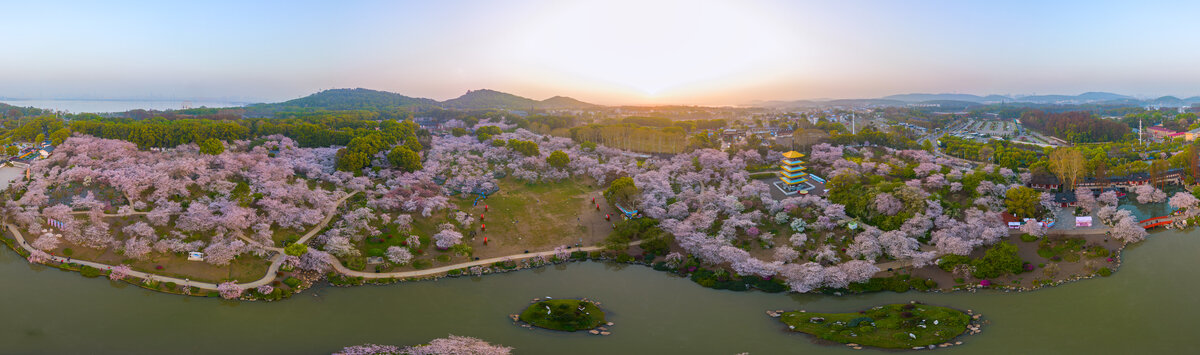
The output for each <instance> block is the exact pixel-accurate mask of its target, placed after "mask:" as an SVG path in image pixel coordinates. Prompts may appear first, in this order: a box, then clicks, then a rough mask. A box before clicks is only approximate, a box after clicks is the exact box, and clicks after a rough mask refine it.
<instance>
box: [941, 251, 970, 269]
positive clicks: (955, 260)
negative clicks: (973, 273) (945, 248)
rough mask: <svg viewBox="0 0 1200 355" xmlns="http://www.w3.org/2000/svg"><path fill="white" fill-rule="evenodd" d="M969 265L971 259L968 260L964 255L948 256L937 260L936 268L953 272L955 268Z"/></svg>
mask: <svg viewBox="0 0 1200 355" xmlns="http://www.w3.org/2000/svg"><path fill="white" fill-rule="evenodd" d="M970 263H971V258H968V257H967V256H965V255H957V254H950V255H946V256H943V257H942V258H941V259H938V267H939V268H941V269H942V270H945V271H946V272H951V271H953V270H954V267H955V266H959V265H962V264H970Z"/></svg>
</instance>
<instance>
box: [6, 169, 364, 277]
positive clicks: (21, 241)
mask: <svg viewBox="0 0 1200 355" xmlns="http://www.w3.org/2000/svg"><path fill="white" fill-rule="evenodd" d="M357 193H358V192H354V193H351V194H349V195H346V196H345V197H342V198H341V199H340V200H338V202H337V204H336V205H334V208H333V211H329V213H328V214H327V215H326V216H325V219H324V220H322V221H321V223H320V224H317V225H316V226H314V227H313V228H312V230H309V231H308V233H307V234H305V235H304V236H303V237H300V240H299V243H303V242H306V241H308V240H309V239H310V238H312V237H313V236H315V235H317V233H320V232H321V229H324V228H325V226H326V225H328V224H329V221H331V220H333V216H335V215H337V213H336V212H337V208H338V207H341V205H342V203H345V202H346V200H348V199H350V197H351V196H354V195H355V194H357ZM143 213H144V212H143ZM4 225H5V226H7V227H8V230H9V231H10V232H12V234H13V236H14V237H16V239H17V245H19V246H21V248H24V249H25V250H26V251H29V252H33V251H34V250H35V249H34V248H33V246H30V245H29V243H27V242H26V241H25V236H24V235H22V234H21V231H20V230H18V229H17V226H14V225H12V224H9V223H4ZM255 244H257V243H255ZM263 247H264V248H266V249H267V250H271V251H274V252H275V255H273V256H271V266H270V267H268V268H267V273H266V275H263V277H262V278H261V279H258V280H257V281H253V282H246V283H240V284H238V286H241V287H242V289H251V288H255V287H258V286H262V285H266V284H270V283H271V282H272V281H275V273H276V272H278V271H279V267H280V266H281V265H283V259H284V254H283V249H282V248H275V247H269V246H263ZM50 259H51V260H53V261H57V262H60V263H67V262H68V261H67V258H65V257H61V256H53V257H51V258H50ZM69 262H72V263H76V264H79V265H87V266H91V267H94V268H97V269H101V270H112V268H113V265H108V264H102V263H97V262H92V261H86V260H78V259H71V260H70V261H69ZM129 276H133V277H136V278H140V279H146V280H154V281H160V282H174V283H176V284H180V285H185V286H192V287H198V288H200V289H203V290H212V291H215V290H216V289H217V284H214V283H208V282H200V281H191V280H188V279H180V278H175V277H169V276H162V275H155V274H150V273H145V272H141V271H131V272H130V273H129Z"/></svg>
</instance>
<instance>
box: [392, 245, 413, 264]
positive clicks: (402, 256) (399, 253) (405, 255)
mask: <svg viewBox="0 0 1200 355" xmlns="http://www.w3.org/2000/svg"><path fill="white" fill-rule="evenodd" d="M412 257H413V255H412V252H409V251H408V248H404V247H400V246H395V245H393V246H390V247H388V248H387V258H388V261H391V262H392V263H393V264H397V265H404V264H408V262H409V261H411V260H412Z"/></svg>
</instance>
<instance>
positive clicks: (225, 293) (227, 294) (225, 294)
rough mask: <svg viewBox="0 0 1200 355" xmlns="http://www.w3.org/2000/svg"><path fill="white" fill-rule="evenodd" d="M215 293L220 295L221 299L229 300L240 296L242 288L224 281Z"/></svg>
mask: <svg viewBox="0 0 1200 355" xmlns="http://www.w3.org/2000/svg"><path fill="white" fill-rule="evenodd" d="M217 292H220V293H221V298H224V299H227V300H231V299H236V298H238V297H241V296H242V287H241V286H238V284H237V282H234V281H226V282H223V283H221V284H220V285H217Z"/></svg>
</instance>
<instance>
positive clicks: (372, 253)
mask: <svg viewBox="0 0 1200 355" xmlns="http://www.w3.org/2000/svg"><path fill="white" fill-rule="evenodd" d="M367 255H369V256H383V249H380V248H371V249H367Z"/></svg>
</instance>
